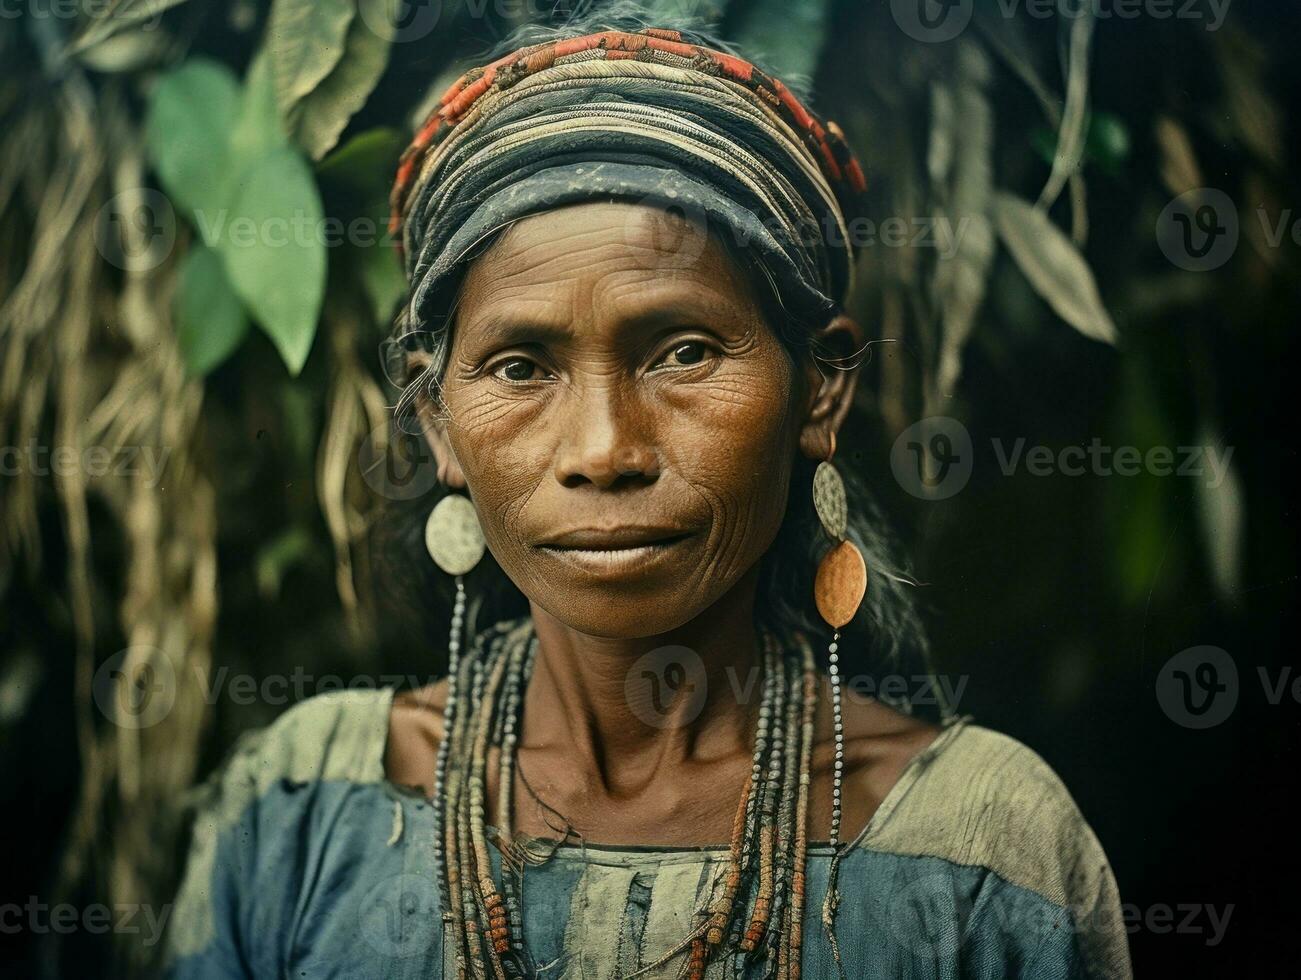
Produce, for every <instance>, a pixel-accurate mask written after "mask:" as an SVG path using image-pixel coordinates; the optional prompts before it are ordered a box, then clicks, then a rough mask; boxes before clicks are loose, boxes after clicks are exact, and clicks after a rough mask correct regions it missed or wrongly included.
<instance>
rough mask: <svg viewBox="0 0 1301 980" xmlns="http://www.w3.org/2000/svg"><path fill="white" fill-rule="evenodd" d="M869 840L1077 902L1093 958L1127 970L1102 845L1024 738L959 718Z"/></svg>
mask: <svg viewBox="0 0 1301 980" xmlns="http://www.w3.org/2000/svg"><path fill="white" fill-rule="evenodd" d="M863 843H864V845H865V846H867V847H869V848H872V849H873V850H878V851H884V852H888V853H894V854H900V855H910V856H925V857H934V858H941V859H943V860H946V861H948V862H951V863H953V864H956V865H962V866H967V867H973V866H974V867H980V868H984V869H987V870H988V871H991V872H993V873H994V874H996V875H997V876H998V877H999V878H1001V879H1003V880H1004V881H1006V882H1008V883H1009V884H1011V885H1014V886H1017V887H1019V888H1022V889H1025V890H1027V891H1029V892H1033V893H1035V894H1037V895H1039V896H1041V897H1042V898H1043V899H1045V900H1047V901H1048V902H1050V903H1052V904H1053V905H1055V906H1057V907H1059V908H1062V909H1066V910H1068V911H1069V912H1070V913H1071V914H1072V915H1073V916H1074V917H1075V919H1076V920H1077V924H1078V930H1079V931H1078V935H1079V938H1080V942H1081V945H1082V946H1084V947H1087V948H1086V950H1085V953H1086V957H1087V959H1088V960H1089V961H1090V962H1091V963H1103V964H1107V963H1110V964H1113V965H1114V966H1115V969H1116V971H1117V972H1114V973H1106V972H1105V970H1106V968H1105V967H1104V972H1103V975H1112V976H1121V975H1126V974H1127V964H1128V954H1127V952H1126V940H1125V933H1124V930H1123V925H1122V923H1121V921H1120V918H1119V915H1120V901H1119V896H1118V894H1117V891H1116V882H1115V878H1114V876H1113V874H1112V871H1111V868H1110V865H1109V864H1108V862H1107V858H1106V855H1105V854H1104V853H1103V850H1102V846H1101V844H1100V843H1099V842H1098V839H1097V837H1096V836H1095V835H1094V833H1093V830H1092V828H1090V827H1089V825H1088V823H1087V821H1086V820H1085V818H1084V815H1083V814H1082V813H1081V812H1080V809H1079V807H1078V806H1077V805H1076V803H1075V800H1074V799H1073V798H1072V797H1071V794H1070V792H1069V791H1068V790H1067V789H1066V786H1065V785H1064V784H1063V782H1062V780H1061V779H1060V777H1058V775H1057V773H1056V772H1054V771H1053V769H1052V767H1051V766H1049V765H1048V763H1047V762H1045V761H1044V760H1043V759H1042V758H1041V757H1040V756H1039V755H1038V754H1037V753H1036V752H1034V751H1033V750H1031V749H1029V748H1027V747H1026V746H1025V745H1023V744H1021V743H1020V742H1018V741H1017V740H1016V739H1014V738H1010V737H1009V736H1007V735H1003V734H1001V733H999V732H995V731H991V730H989V729H987V728H982V727H980V726H978V725H973V724H970V723H968V722H966V721H965V720H958V721H955V722H954V723H953V724H951V725H950V726H949V727H947V728H946V729H945V730H944V731H943V732H942V733H941V734H940V736H939V737H938V738H937V739H935V741H933V742H932V743H931V744H930V745H929V746H928V747H927V748H925V749H923V750H922V752H920V753H919V754H918V755H917V756H916V758H915V759H914V760H913V761H912V763H910V765H909V766H908V768H907V769H906V770H905V772H904V773H903V776H902V777H901V778H900V781H899V783H898V784H897V785H896V787H895V789H894V791H892V793H891V794H890V797H889V798H888V799H887V800H886V801H885V803H883V804H882V806H881V808H880V810H879V811H878V814H877V817H876V819H875V820H874V821H873V822H872V825H871V826H870V827H869V831H868V833H867V834H866V835H865V838H864V842H863ZM1122 964H1124V966H1122Z"/></svg>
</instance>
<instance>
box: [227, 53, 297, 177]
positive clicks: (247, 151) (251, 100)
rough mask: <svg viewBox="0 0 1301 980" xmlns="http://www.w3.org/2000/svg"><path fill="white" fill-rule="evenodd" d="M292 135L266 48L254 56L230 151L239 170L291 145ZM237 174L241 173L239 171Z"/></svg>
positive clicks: (241, 100) (241, 98) (245, 84)
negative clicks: (278, 104)
mask: <svg viewBox="0 0 1301 980" xmlns="http://www.w3.org/2000/svg"><path fill="white" fill-rule="evenodd" d="M288 143H289V137H288V135H287V131H286V129H285V125H284V122H283V121H282V120H281V118H280V112H279V110H278V109H277V108H276V91H275V84H274V82H273V81H272V79H271V57H270V55H269V54H267V52H266V50H265V49H263V50H261V51H259V52H258V53H257V54H256V55H254V57H253V62H252V63H251V64H250V65H249V67H248V73H247V74H246V75H245V76H244V91H243V93H242V94H241V96H240V106H239V116H238V118H237V119H236V121H235V125H234V128H233V129H232V130H231V133H230V154H231V160H232V162H233V164H234V167H235V169H236V170H238V169H239V168H240V167H241V166H242V165H247V164H250V163H253V162H254V161H257V160H260V159H261V158H262V157H263V156H265V155H267V154H268V153H270V152H271V151H272V150H277V149H279V148H281V147H283V146H286V145H288ZM233 176H238V174H235V175H233Z"/></svg>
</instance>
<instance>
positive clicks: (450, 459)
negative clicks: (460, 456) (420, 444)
mask: <svg viewBox="0 0 1301 980" xmlns="http://www.w3.org/2000/svg"><path fill="white" fill-rule="evenodd" d="M416 415H417V417H418V418H419V420H420V431H421V433H422V434H423V435H424V438H425V443H426V444H427V445H428V446H429V450H430V452H432V453H433V454H434V463H435V465H436V466H437V467H438V482H439V483H441V484H443V486H445V487H448V488H450V489H452V490H464V489H465V472H464V471H463V470H462V469H461V464H460V462H459V461H458V460H457V458H456V453H455V452H454V451H453V450H452V443H451V440H450V439H448V437H447V424H446V422H445V421H444V420H443V419H442V417H441V416H439V414H438V412H437V411H436V410H435V408H434V405H433V403H432V402H431V401H430V399H429V398H428V397H427V396H426V395H424V394H421V395H420V396H419V397H418V399H417V401H416Z"/></svg>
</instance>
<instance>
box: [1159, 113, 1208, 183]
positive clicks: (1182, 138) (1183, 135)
mask: <svg viewBox="0 0 1301 980" xmlns="http://www.w3.org/2000/svg"><path fill="white" fill-rule="evenodd" d="M1153 130H1154V133H1153V135H1155V137H1156V145H1157V146H1158V147H1160V149H1161V182H1162V183H1163V184H1165V187H1166V190H1168V191H1169V192H1170V193H1171V194H1173V195H1174V196H1175V197H1178V196H1179V195H1180V194H1183V193H1185V192H1187V191H1191V190H1194V189H1196V188H1198V187H1201V186H1203V184H1202V170H1201V167H1199V166H1197V155H1196V154H1195V153H1194V152H1193V142H1192V140H1190V139H1189V138H1188V130H1186V129H1184V127H1183V126H1182V125H1181V124H1180V123H1178V122H1176V121H1175V120H1174V119H1171V118H1170V117H1169V116H1161V117H1159V118H1158V119H1157V121H1156V125H1155V126H1154V127H1153Z"/></svg>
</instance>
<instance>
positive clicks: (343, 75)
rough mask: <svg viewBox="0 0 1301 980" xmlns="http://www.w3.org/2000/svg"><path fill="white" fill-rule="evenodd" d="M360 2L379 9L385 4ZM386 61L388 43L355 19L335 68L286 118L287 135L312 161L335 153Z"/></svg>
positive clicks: (383, 0)
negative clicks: (288, 132)
mask: <svg viewBox="0 0 1301 980" xmlns="http://www.w3.org/2000/svg"><path fill="white" fill-rule="evenodd" d="M361 2H362V3H363V4H372V5H378V6H382V5H383V4H385V3H387V2H388V0H361ZM375 16H377V17H379V16H381V14H379V13H377V14H376V15H375ZM388 57H389V41H388V40H387V39H385V38H382V37H380V36H379V35H378V34H376V33H375V32H374V31H373V30H371V29H370V27H369V26H368V21H367V18H365V17H357V18H355V19H354V20H353V22H352V26H351V27H349V28H348V35H347V39H346V40H345V43H344V51H343V57H342V58H341V59H340V61H339V64H338V67H336V68H335V69H334V71H332V72H331V73H330V75H329V77H328V78H326V79H325V80H324V81H322V82H321V83H320V85H318V86H317V87H316V88H315V89H314V90H313V91H312V93H311V94H310V95H308V96H306V97H305V98H303V99H302V100H301V101H300V102H299V103H298V104H297V105H296V106H294V108H293V109H292V110H291V112H290V114H289V116H288V123H289V129H290V132H291V133H293V136H294V139H295V140H296V141H297V143H298V145H299V146H301V147H302V148H303V149H304V150H305V151H306V152H307V154H308V155H309V156H311V158H312V159H313V160H319V159H320V158H321V157H323V156H325V154H327V153H329V152H330V151H331V150H332V149H334V147H335V145H336V144H337V143H338V142H339V136H340V135H341V134H342V133H343V130H344V127H345V126H347V125H348V120H349V119H351V118H352V117H353V115H354V114H355V113H356V112H357V110H358V109H360V108H361V107H362V106H363V105H365V103H366V99H368V98H369V97H370V93H371V91H372V90H373V89H374V88H375V85H376V84H377V83H378V82H379V79H380V76H381V75H383V74H384V69H385V68H386V67H387V66H388Z"/></svg>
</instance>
